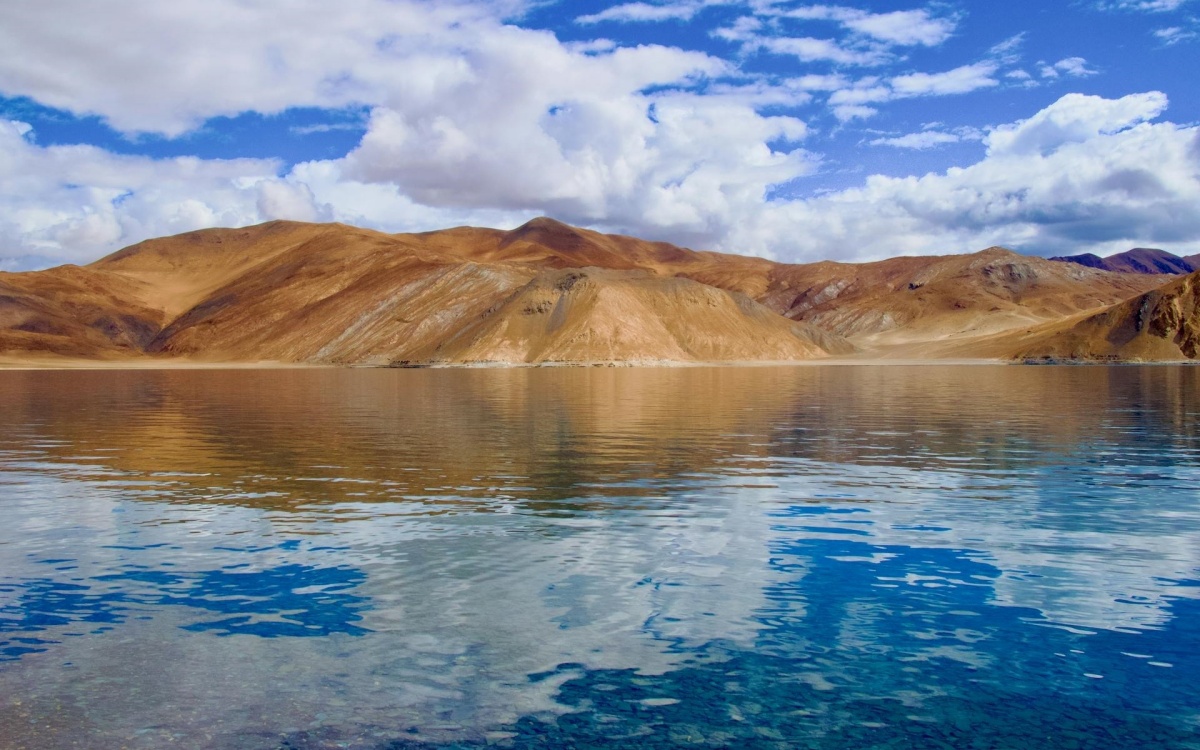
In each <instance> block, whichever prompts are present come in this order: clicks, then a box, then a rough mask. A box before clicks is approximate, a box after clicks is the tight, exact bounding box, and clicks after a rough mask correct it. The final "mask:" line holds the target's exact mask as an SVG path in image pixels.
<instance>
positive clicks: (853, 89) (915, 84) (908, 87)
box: [829, 62, 1000, 122]
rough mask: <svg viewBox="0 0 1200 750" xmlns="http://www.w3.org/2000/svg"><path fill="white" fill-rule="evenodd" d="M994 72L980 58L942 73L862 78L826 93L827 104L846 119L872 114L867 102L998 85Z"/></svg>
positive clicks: (962, 91)
mask: <svg viewBox="0 0 1200 750" xmlns="http://www.w3.org/2000/svg"><path fill="white" fill-rule="evenodd" d="M995 74H996V64H995V63H992V62H981V63H974V64H972V65H963V66H961V67H958V68H954V69H953V70H947V71H944V72H941V73H910V74H907V75H902V76H896V77H894V78H891V79H888V80H880V79H879V78H878V77H870V78H864V79H861V80H859V81H857V82H855V83H854V84H853V85H851V86H849V87H847V88H843V89H839V90H837V91H835V92H833V94H832V95H830V97H829V105H830V106H831V107H832V108H833V112H834V115H835V116H836V117H837V118H838V119H839V120H841V121H843V122H846V121H848V120H851V119H855V118H866V117H870V116H871V115H873V114H875V113H876V111H875V109H874V108H872V107H868V106H866V105H870V104H880V103H883V102H890V101H895V100H897V99H911V98H914V97H922V96H950V95H953V94H966V93H970V92H972V91H977V90H979V89H983V88H990V87H992V86H997V85H999V83H1000V82H999V81H998V80H996V78H994V77H993V76H994V75H995Z"/></svg>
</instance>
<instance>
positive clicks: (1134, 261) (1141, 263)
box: [1050, 247, 1197, 274]
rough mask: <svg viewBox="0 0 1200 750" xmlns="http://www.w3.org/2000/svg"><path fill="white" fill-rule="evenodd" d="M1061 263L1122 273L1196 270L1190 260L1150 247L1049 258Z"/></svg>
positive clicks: (1186, 271) (1165, 272)
mask: <svg viewBox="0 0 1200 750" xmlns="http://www.w3.org/2000/svg"><path fill="white" fill-rule="evenodd" d="M1050 260H1057V261H1061V262H1063V263H1078V264H1079V265H1082V266H1087V267H1089V268H1099V269H1101V270H1104V271H1118V272H1122V273H1151V274H1188V273H1191V272H1192V271H1195V270H1197V268H1196V265H1195V264H1194V263H1193V262H1192V259H1190V258H1180V257H1179V256H1178V255H1175V254H1174V253H1168V252H1167V251H1166V250H1158V249H1156V248H1151V247H1135V248H1133V249H1132V250H1126V251H1125V252H1123V253H1117V254H1116V255H1110V256H1108V257H1107V258H1101V257H1100V256H1099V255H1094V254H1092V253H1084V254H1083V255H1068V256H1063V257H1058V258H1051V259H1050Z"/></svg>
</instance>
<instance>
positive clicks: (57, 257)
mask: <svg viewBox="0 0 1200 750" xmlns="http://www.w3.org/2000/svg"><path fill="white" fill-rule="evenodd" d="M63 19H71V22H70V23H67V22H64V20H63ZM1198 63H1200V0H1067V1H1066V2H1061V3H1040V2H1030V1H1026V0H1017V1H1015V2H1009V3H1003V4H1001V3H984V2H931V3H921V2H882V1H879V0H875V1H874V2H850V1H847V2H841V3H812V2H799V1H797V0H662V1H659V0H644V1H643V2H633V3H615V2H605V1H603V0H579V1H577V2H553V1H548V0H541V1H538V0H451V1H446V0H442V1H441V2H421V1H419V0H345V1H344V2H340V3H338V4H336V5H335V4H332V3H328V2H325V1H324V0H288V1H287V2H285V1H284V0H255V1H254V2H250V1H249V0H175V1H174V2H172V3H169V4H164V3H161V2H152V1H150V0H124V1H123V2H120V3H115V4H97V3H94V2H91V1H90V0H46V1H45V2H42V3H37V4H32V3H7V4H4V6H3V7H0V269H8V270H16V269H27V268H36V267H42V266H46V265H50V264H55V263H61V262H87V261H90V260H93V259H95V258H97V257H100V256H101V255H103V254H105V253H107V252H111V251H113V250H115V249H118V248H120V247H122V246H125V245H128V244H131V243H133V242H136V241H139V240H141V239H145V238H147V237H152V236H159V235H163V234H170V233H175V232H180V231H187V230H191V229H197V228H202V227H207V226H237V225H246V224H252V223H257V222H260V221H265V220H270V219H276V218H289V219H299V220H309V221H343V222H346V223H351V224H357V225H361V226H370V227H375V228H379V229H383V230H386V231H415V230H427V229H435V228H441V227H446V226H452V225H458V224H476V225H488V226H499V227H509V226H515V225H517V224H519V223H521V222H523V221H525V220H527V219H528V218H531V217H533V216H537V215H542V214H546V215H551V216H554V217H556V218H559V219H562V220H564V221H568V222H572V223H575V224H581V225H586V226H591V227H595V228H598V229H602V230H606V231H621V232H626V233H631V234H635V235H639V236H643V237H648V238H654V239H664V240H668V241H673V242H677V243H680V244H684V245H688V246H692V247H697V248H706V249H719V250H725V251H728V252H740V253H750V254H758V255H765V256H768V257H773V258H776V259H779V260H786V261H812V260H818V259H825V258H832V259H839V260H870V259H875V258H881V257H887V256H891V255H897V254H928V253H959V252H972V251H975V250H979V249H982V248H984V247H988V246H990V245H993V244H1001V245H1006V246H1008V247H1012V248H1014V249H1017V250H1019V251H1022V252H1027V253H1031V254H1040V255H1050V254H1060V253H1075V252H1098V253H1100V254H1106V253H1110V252H1116V251H1120V250H1124V249H1128V248H1129V247H1133V246H1135V245H1142V246H1155V247H1163V248H1166V249H1168V250H1172V251H1174V252H1177V253H1180V254H1190V253H1197V252H1200V210H1197V209H1198V208H1200V128H1198V127H1197V123H1198V122H1200V97H1198V96H1197V83H1196V81H1195V71H1196V70H1198V69H1200V65H1198Z"/></svg>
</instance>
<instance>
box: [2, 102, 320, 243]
mask: <svg viewBox="0 0 1200 750" xmlns="http://www.w3.org/2000/svg"><path fill="white" fill-rule="evenodd" d="M28 132H29V131H28V126H27V125H25V124H24V123H15V122H12V121H8V120H0V204H2V205H4V206H5V209H6V210H5V211H4V212H3V213H0V248H4V249H5V250H6V251H8V252H9V253H13V252H14V251H15V254H17V255H24V256H35V257H37V256H40V257H45V258H50V259H53V260H56V261H58V262H63V261H73V262H78V261H88V260H93V259H95V258H96V257H98V256H99V255H102V254H104V253H106V252H110V251H112V250H116V249H118V248H120V247H122V246H124V245H128V244H130V243H133V242H137V241H139V240H143V239H146V238H148V237H154V236H161V235H164V234H174V233H177V232H184V231H188V230H192V229H200V228H204V227H211V226H242V225H245V224H252V223H255V222H260V221H267V220H270V219H282V218H288V219H307V220H328V219H329V218H330V217H331V214H330V211H329V209H328V207H326V206H321V205H319V204H317V203H316V202H315V201H314V200H313V197H312V195H311V193H310V192H309V191H308V189H307V188H306V187H305V186H303V185H298V184H294V183H292V182H290V181H287V180H283V179H280V178H278V177H277V176H276V171H277V170H278V168H279V165H278V164H277V163H276V162H274V161H269V160H257V159H235V160H223V161H216V160H207V161H206V160H201V159H195V158H190V157H189V158H178V159H165V160H154V159H148V158H144V157H137V156H117V155H114V154H111V153H109V152H107V151H104V150H102V149H98V148H95V147H91V146H53V147H49V148H46V147H42V146H38V145H36V144H34V143H32V142H30V140H29V139H28V138H26V137H23V136H24V135H26V134H27V133H28Z"/></svg>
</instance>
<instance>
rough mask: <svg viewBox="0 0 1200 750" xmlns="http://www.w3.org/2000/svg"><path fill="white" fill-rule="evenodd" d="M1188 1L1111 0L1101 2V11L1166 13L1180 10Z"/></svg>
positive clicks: (1099, 5)
mask: <svg viewBox="0 0 1200 750" xmlns="http://www.w3.org/2000/svg"><path fill="white" fill-rule="evenodd" d="M1186 2H1188V0H1109V1H1106V2H1100V3H1099V4H1098V7H1099V8H1100V9H1101V10H1134V11H1148V12H1150V13H1166V12H1170V11H1173V10H1179V8H1181V7H1183V5H1184V3H1186Z"/></svg>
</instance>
